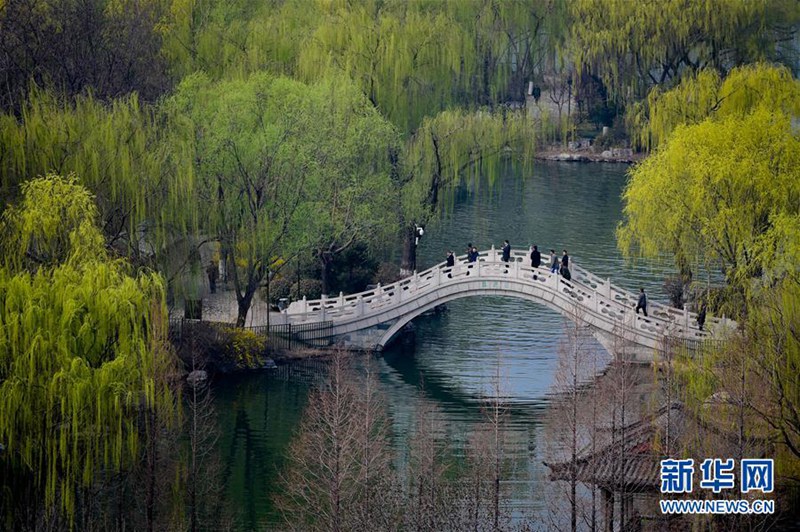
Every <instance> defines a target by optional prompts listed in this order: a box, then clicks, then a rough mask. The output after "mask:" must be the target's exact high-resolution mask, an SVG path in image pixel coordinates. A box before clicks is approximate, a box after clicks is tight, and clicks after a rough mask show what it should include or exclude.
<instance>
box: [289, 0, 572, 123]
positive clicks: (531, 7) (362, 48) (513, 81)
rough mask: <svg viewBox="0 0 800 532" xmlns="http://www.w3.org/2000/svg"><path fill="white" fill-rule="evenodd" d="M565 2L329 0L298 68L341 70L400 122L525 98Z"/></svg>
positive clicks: (304, 71)
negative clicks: (454, 107)
mask: <svg viewBox="0 0 800 532" xmlns="http://www.w3.org/2000/svg"><path fill="white" fill-rule="evenodd" d="M558 5H560V4H559V3H558V2H527V1H523V2H485V1H483V0H469V1H463V0H456V1H444V2H434V3H426V2H377V1H367V2H361V3H355V4H351V3H349V2H326V6H325V9H324V13H325V15H324V18H323V19H322V21H321V22H320V24H319V26H318V27H317V28H316V29H315V31H314V32H313V34H312V35H311V37H310V38H309V40H308V42H307V44H306V45H305V46H304V47H303V49H302V51H301V54H300V56H299V58H298V75H299V76H301V77H302V78H303V79H306V80H310V79H314V78H316V77H317V76H318V75H319V73H320V72H326V71H330V70H334V71H336V72H344V73H345V74H347V75H348V76H349V77H351V78H352V79H354V80H356V81H357V82H358V83H359V84H360V86H361V87H362V90H363V91H364V92H365V94H367V96H368V97H369V98H370V100H371V101H372V102H373V103H374V104H375V105H376V106H377V107H378V108H379V109H380V110H381V112H383V113H384V114H385V115H386V116H387V117H388V118H389V119H390V120H391V121H392V122H394V123H395V124H397V125H398V127H400V129H401V130H402V131H405V132H410V131H412V130H413V129H415V128H416V127H417V125H418V124H420V122H421V121H422V119H423V118H424V117H425V116H429V115H432V114H435V113H436V112H438V111H440V110H442V109H445V108H447V107H450V106H452V105H454V104H458V105H491V104H494V103H496V102H498V101H503V100H505V99H507V98H513V99H522V98H523V91H524V86H525V85H524V84H525V82H526V81H527V80H529V79H531V78H532V76H533V75H534V70H535V69H536V68H537V67H539V66H540V64H541V62H542V59H543V57H544V56H545V51H544V50H545V49H546V47H547V46H548V45H549V41H548V37H549V34H548V31H547V30H549V29H551V28H552V27H554V26H555V24H554V22H553V21H555V20H557V19H558V17H556V16H555V14H556V12H557V7H558Z"/></svg>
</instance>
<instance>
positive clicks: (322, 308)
mask: <svg viewBox="0 0 800 532" xmlns="http://www.w3.org/2000/svg"><path fill="white" fill-rule="evenodd" d="M529 265H530V259H529V258H528V254H527V253H526V252H523V251H516V252H513V253H512V256H511V262H508V263H506V262H503V261H502V260H501V255H500V253H499V252H498V251H496V250H495V249H494V247H493V248H492V249H491V250H489V251H484V252H481V253H480V257H479V259H478V261H477V262H473V263H468V262H467V261H466V257H465V256H463V257H459V258H458V259H457V260H456V264H455V266H453V267H450V268H448V267H447V266H446V265H445V263H441V264H438V265H436V266H434V267H433V268H430V269H428V270H425V271H424V272H422V273H415V274H414V275H413V276H411V277H408V278H406V279H403V280H401V281H398V282H396V283H392V284H390V285H387V286H380V285H378V286H377V287H376V288H375V289H373V290H367V291H365V292H361V293H358V294H352V295H347V296H345V295H344V294H339V296H338V297H333V298H323V299H315V300H306V299H305V298H303V299H302V300H301V301H295V302H293V303H292V304H291V305H290V306H289V308H288V309H286V310H285V311H283V313H282V315H281V317H280V318H281V319H280V320H279V321H281V322H283V323H291V324H308V323H323V322H325V323H329V324H330V327H329V328H328V330H329V331H330V333H329V334H330V338H331V341H332V342H333V343H337V344H342V345H344V346H346V347H352V348H360V349H378V350H380V349H382V348H383V347H384V346H385V345H386V344H387V343H388V342H389V341H390V340H391V339H392V337H393V336H395V334H397V333H398V332H399V331H400V330H401V329H402V328H403V327H404V326H405V325H406V324H407V323H409V322H410V321H411V320H413V319H414V318H416V317H417V316H419V315H420V314H422V313H424V312H426V311H428V310H431V309H433V308H434V307H436V306H438V305H441V304H443V303H447V302H448V301H453V300H454V299H459V298H462V297H473V296H498V295H499V296H509V297H516V298H521V299H526V300H528V301H533V302H535V303H540V304H542V305H545V306H547V307H549V308H551V309H553V310H555V311H557V312H560V313H561V314H562V315H564V316H565V317H567V318H569V319H571V320H573V321H576V322H578V323H581V324H583V325H586V326H588V327H589V328H590V329H591V331H592V333H593V335H594V336H595V337H596V338H597V339H598V340H599V342H600V343H601V344H602V345H603V346H604V347H605V348H606V349H607V350H608V351H609V353H611V354H612V355H614V356H617V357H624V358H626V359H630V360H638V361H642V362H648V361H652V360H653V359H654V356H655V353H657V352H658V351H660V350H663V348H664V346H665V345H666V344H665V339H669V341H679V342H682V343H684V344H685V345H687V346H688V347H689V348H690V349H693V348H696V347H697V345H699V343H701V342H703V341H705V340H714V339H721V338H723V337H724V336H725V335H726V334H727V333H728V332H729V331H732V330H733V329H734V328H735V326H736V324H735V323H734V322H732V321H731V320H725V319H724V318H723V319H719V318H711V317H709V318H708V319H707V321H706V327H705V330H703V331H701V330H700V329H699V328H698V326H697V316H696V315H695V314H694V313H691V312H687V311H684V310H678V309H675V308H672V307H669V306H666V305H662V304H659V303H655V302H653V301H652V300H649V301H648V307H647V310H648V314H649V317H644V316H643V315H641V314H639V315H637V314H636V313H635V312H634V307H635V305H636V301H637V299H638V296H637V295H636V294H633V293H630V292H627V291H625V290H623V289H621V288H619V287H617V286H615V285H613V284H611V282H610V280H609V279H601V278H600V277H598V276H596V275H593V274H592V273H590V272H588V271H586V270H584V269H583V268H580V267H578V266H576V265H573V266H572V267H571V268H570V272H571V273H572V279H571V280H570V281H567V280H566V279H564V278H563V277H561V276H560V275H559V274H558V273H550V269H549V267H546V265H542V266H541V267H539V268H536V269H535V270H534V269H533V268H531V267H530V266H529ZM276 321H278V320H276Z"/></svg>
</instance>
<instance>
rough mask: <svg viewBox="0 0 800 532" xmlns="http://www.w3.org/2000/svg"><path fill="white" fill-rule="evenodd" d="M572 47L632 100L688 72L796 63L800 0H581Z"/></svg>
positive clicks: (573, 19) (618, 94)
mask: <svg viewBox="0 0 800 532" xmlns="http://www.w3.org/2000/svg"><path fill="white" fill-rule="evenodd" d="M569 12H570V25H569V27H570V33H569V37H568V38H567V41H566V48H567V51H568V52H569V55H570V56H571V57H572V59H573V61H574V63H575V64H576V65H579V66H580V67H583V66H584V65H586V66H588V67H589V68H590V70H591V71H592V72H594V73H596V74H597V75H598V76H600V77H601V78H602V80H603V81H604V83H605V84H606V86H607V87H608V88H609V90H610V92H611V94H612V97H614V98H615V99H616V100H618V101H621V102H623V103H629V102H631V101H633V100H635V99H637V98H641V97H643V96H645V95H646V94H647V92H648V91H649V90H650V88H651V87H653V86H663V85H665V84H667V85H669V84H674V82H675V81H677V80H679V79H680V78H681V77H682V75H683V73H684V72H686V71H689V72H696V71H699V70H701V69H703V68H711V69H714V70H717V71H718V72H720V73H723V74H724V73H725V72H727V70H729V69H730V68H731V67H733V66H736V65H741V64H744V63H749V62H752V61H757V60H776V61H785V62H786V63H787V64H793V63H794V61H796V58H797V55H796V50H791V42H792V37H793V35H794V34H795V32H796V30H797V24H798V22H800V4H798V3H797V2H795V1H794V0H761V1H756V2H742V1H740V0H696V1H689V2H687V1H686V0H666V1H663V2H629V1H625V0H615V1H610V2H609V1H608V0H577V1H575V2H571V3H570V4H569Z"/></svg>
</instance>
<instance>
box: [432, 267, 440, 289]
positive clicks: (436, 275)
mask: <svg viewBox="0 0 800 532" xmlns="http://www.w3.org/2000/svg"><path fill="white" fill-rule="evenodd" d="M440 284H442V269H441V268H436V271H435V272H434V274H433V285H434V286H439V285H440Z"/></svg>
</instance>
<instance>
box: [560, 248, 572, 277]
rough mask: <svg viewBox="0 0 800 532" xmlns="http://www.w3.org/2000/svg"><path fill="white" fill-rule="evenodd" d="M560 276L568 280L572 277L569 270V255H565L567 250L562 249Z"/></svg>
mask: <svg viewBox="0 0 800 532" xmlns="http://www.w3.org/2000/svg"><path fill="white" fill-rule="evenodd" d="M561 276H562V277H563V278H564V279H566V280H567V281H569V280H570V279H572V274H571V273H570V271H569V255H567V250H566V249H565V250H564V254H563V255H561Z"/></svg>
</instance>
